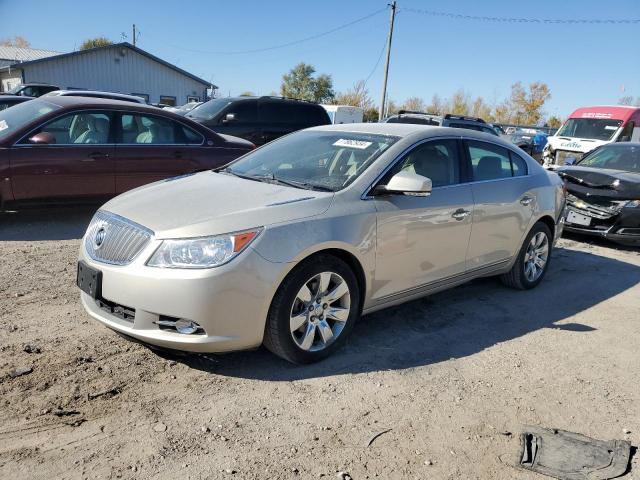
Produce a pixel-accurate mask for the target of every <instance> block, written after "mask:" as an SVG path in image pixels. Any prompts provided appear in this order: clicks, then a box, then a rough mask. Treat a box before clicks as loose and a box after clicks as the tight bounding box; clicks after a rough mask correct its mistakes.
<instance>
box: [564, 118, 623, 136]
mask: <svg viewBox="0 0 640 480" xmlns="http://www.w3.org/2000/svg"><path fill="white" fill-rule="evenodd" d="M620 125H622V120H613V119H602V118H570V119H569V120H567V121H566V122H565V124H564V125H563V126H562V128H561V129H560V130H558V133H556V136H558V137H572V138H586V139H589V140H603V141H608V140H611V139H612V138H613V136H614V135H615V133H616V132H617V131H618V129H619V128H620Z"/></svg>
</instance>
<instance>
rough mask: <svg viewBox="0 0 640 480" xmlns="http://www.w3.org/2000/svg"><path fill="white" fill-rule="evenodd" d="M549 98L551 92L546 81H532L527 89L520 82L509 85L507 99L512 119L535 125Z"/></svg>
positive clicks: (518, 122) (516, 121) (520, 122)
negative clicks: (508, 97) (509, 92)
mask: <svg viewBox="0 0 640 480" xmlns="http://www.w3.org/2000/svg"><path fill="white" fill-rule="evenodd" d="M550 98H551V92H550V91H549V87H548V86H547V84H546V83H542V82H533V83H531V84H530V85H529V91H528V92H527V90H526V89H525V88H524V87H523V86H522V82H516V83H514V84H513V85H511V97H510V99H509V102H510V104H511V105H510V106H511V110H512V112H513V120H514V122H515V123H517V124H524V125H535V124H537V123H538V122H539V121H540V119H541V118H542V107H543V106H544V104H545V102H546V101H547V100H549V99H550Z"/></svg>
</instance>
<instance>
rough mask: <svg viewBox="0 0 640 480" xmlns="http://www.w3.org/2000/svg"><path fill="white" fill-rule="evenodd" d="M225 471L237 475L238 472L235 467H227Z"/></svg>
mask: <svg viewBox="0 0 640 480" xmlns="http://www.w3.org/2000/svg"><path fill="white" fill-rule="evenodd" d="M224 472H225V473H228V474H230V475H235V474H236V473H237V472H236V471H235V470H234V469H233V468H227V469H226V470H225V471H224Z"/></svg>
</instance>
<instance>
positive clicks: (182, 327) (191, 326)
mask: <svg viewBox="0 0 640 480" xmlns="http://www.w3.org/2000/svg"><path fill="white" fill-rule="evenodd" d="M175 327H176V331H177V332H178V333H185V334H190V333H196V332H197V331H198V329H199V328H200V325H198V324H197V323H196V322H192V321H191V320H185V319H183V318H181V319H179V320H176V325H175Z"/></svg>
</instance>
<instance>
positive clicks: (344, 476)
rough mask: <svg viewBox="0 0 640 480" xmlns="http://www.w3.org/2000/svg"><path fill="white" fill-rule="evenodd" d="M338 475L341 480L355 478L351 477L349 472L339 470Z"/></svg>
mask: <svg viewBox="0 0 640 480" xmlns="http://www.w3.org/2000/svg"><path fill="white" fill-rule="evenodd" d="M336 477H338V478H340V479H341V480H353V478H351V475H349V474H348V473H347V472H338V473H336Z"/></svg>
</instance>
